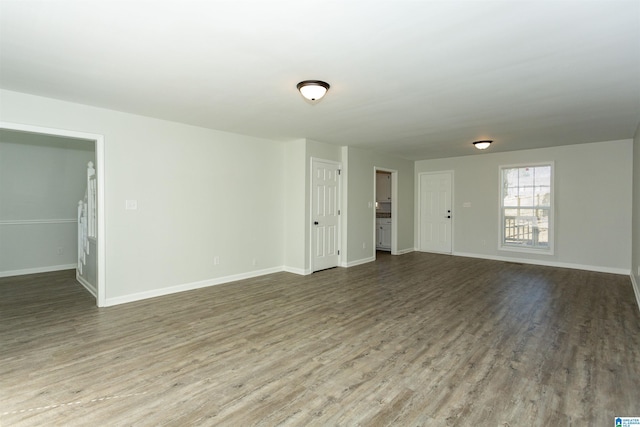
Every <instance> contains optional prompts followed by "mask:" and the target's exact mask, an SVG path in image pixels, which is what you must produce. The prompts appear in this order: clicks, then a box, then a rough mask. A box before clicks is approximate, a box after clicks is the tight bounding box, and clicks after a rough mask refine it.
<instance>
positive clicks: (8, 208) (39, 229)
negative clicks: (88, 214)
mask: <svg viewBox="0 0 640 427" xmlns="http://www.w3.org/2000/svg"><path fill="white" fill-rule="evenodd" d="M89 161H93V162H95V154H94V145H93V143H92V142H89V141H80V140H71V139H64V138H54V137H43V136H40V135H36V134H30V133H25V132H17V131H10V130H6V129H5V130H0V276H12V275H18V274H29V273H35V272H43V271H52V270H59V269H68V268H75V265H76V264H77V261H78V258H77V246H78V244H77V209H78V201H79V200H81V199H82V198H83V197H84V193H85V189H86V182H87V178H86V177H87V163H88V162H89Z"/></svg>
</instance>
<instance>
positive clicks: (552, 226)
mask: <svg viewBox="0 0 640 427" xmlns="http://www.w3.org/2000/svg"><path fill="white" fill-rule="evenodd" d="M536 166H551V177H550V180H549V186H550V187H551V189H550V193H551V194H550V199H551V207H550V209H549V247H548V248H523V247H518V246H510V245H505V244H503V242H504V217H503V215H504V206H503V205H502V204H503V202H504V197H503V194H502V184H503V183H502V180H503V177H502V171H503V170H504V169H512V168H523V167H536ZM555 169H556V167H555V162H554V161H553V160H550V161H548V162H532V163H520V164H511V165H500V166H498V199H499V204H498V230H499V233H498V250H499V251H508V252H522V253H528V254H538V255H553V254H554V253H555V234H556V232H555V230H556V229H555V227H556V225H555V210H556V201H555V188H554V187H555V183H554V176H555Z"/></svg>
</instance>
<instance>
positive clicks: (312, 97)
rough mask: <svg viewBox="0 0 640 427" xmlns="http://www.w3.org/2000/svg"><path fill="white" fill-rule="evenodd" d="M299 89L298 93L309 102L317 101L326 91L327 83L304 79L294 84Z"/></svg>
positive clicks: (327, 88)
mask: <svg viewBox="0 0 640 427" xmlns="http://www.w3.org/2000/svg"><path fill="white" fill-rule="evenodd" d="M296 87H297V88H298V90H299V91H300V94H302V96H304V97H305V98H306V99H308V100H309V101H311V102H317V101H320V100H321V99H322V97H323V96H324V95H325V94H326V93H327V91H328V90H329V88H330V87H331V86H329V83H327V82H323V81H321V80H304V81H302V82H300V83H298V85H297V86H296Z"/></svg>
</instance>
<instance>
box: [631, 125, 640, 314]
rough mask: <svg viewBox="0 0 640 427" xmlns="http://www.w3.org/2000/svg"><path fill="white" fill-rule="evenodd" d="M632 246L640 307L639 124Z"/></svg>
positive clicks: (635, 145) (638, 131)
mask: <svg viewBox="0 0 640 427" xmlns="http://www.w3.org/2000/svg"><path fill="white" fill-rule="evenodd" d="M632 230H633V233H632V235H633V237H632V239H633V245H632V255H631V274H632V277H633V283H634V286H635V291H636V298H637V301H638V306H639V307H640V124H638V129H636V136H635V138H634V140H633V226H632Z"/></svg>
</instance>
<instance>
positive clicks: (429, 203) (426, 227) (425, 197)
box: [420, 172, 452, 253]
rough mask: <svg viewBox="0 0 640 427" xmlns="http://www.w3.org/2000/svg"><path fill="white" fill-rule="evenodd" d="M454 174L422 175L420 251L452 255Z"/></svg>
mask: <svg viewBox="0 0 640 427" xmlns="http://www.w3.org/2000/svg"><path fill="white" fill-rule="evenodd" d="M451 181H452V173H451V172H443V173H433V174H431V173H429V174H421V175H420V250H421V251H424V252H444V253H451V234H452V233H451V221H452V212H451Z"/></svg>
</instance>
